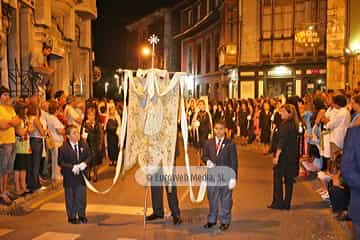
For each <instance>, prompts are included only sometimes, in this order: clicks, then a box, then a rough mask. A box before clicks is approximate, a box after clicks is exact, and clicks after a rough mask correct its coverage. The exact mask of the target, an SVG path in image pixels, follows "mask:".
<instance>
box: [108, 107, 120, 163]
mask: <svg viewBox="0 0 360 240" xmlns="http://www.w3.org/2000/svg"><path fill="white" fill-rule="evenodd" d="M108 108H109V109H108V118H107V121H106V125H105V132H106V144H105V145H106V146H105V147H106V151H107V156H108V157H109V159H110V161H111V163H110V166H115V165H116V162H117V158H118V155H119V151H120V148H119V136H120V131H121V129H120V127H121V123H120V116H119V115H118V113H117V112H116V107H115V105H114V104H113V103H110V104H108Z"/></svg>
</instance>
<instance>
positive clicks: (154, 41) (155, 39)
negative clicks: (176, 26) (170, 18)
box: [148, 34, 160, 68]
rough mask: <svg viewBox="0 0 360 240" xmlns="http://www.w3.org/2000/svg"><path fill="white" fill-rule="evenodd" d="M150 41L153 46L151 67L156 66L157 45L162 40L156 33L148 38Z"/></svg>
mask: <svg viewBox="0 0 360 240" xmlns="http://www.w3.org/2000/svg"><path fill="white" fill-rule="evenodd" d="M148 41H149V43H150V44H151V46H152V55H151V56H152V58H151V68H154V66H155V46H156V45H157V44H158V43H159V42H160V39H159V37H158V36H156V35H155V34H153V35H151V36H150V38H149V39H148Z"/></svg>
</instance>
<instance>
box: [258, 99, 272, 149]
mask: <svg viewBox="0 0 360 240" xmlns="http://www.w3.org/2000/svg"><path fill="white" fill-rule="evenodd" d="M271 116H272V113H271V111H270V103H269V102H264V106H263V109H262V110H261V112H260V124H259V125H260V129H261V135H260V140H261V143H262V144H263V145H264V146H263V148H264V149H263V150H264V153H268V151H269V149H267V148H268V145H269V143H270V137H271Z"/></svg>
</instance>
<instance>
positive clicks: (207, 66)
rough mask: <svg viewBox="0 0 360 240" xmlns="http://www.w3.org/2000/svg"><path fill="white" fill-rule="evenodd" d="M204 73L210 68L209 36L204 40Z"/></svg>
mask: <svg viewBox="0 0 360 240" xmlns="http://www.w3.org/2000/svg"><path fill="white" fill-rule="evenodd" d="M205 49H206V52H205V54H206V69H205V71H206V73H209V72H210V71H211V70H210V63H211V60H210V59H211V58H210V54H211V41H210V38H208V39H207V40H206V48H205Z"/></svg>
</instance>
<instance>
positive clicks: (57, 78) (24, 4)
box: [0, 0, 97, 97]
mask: <svg viewBox="0 0 360 240" xmlns="http://www.w3.org/2000/svg"><path fill="white" fill-rule="evenodd" d="M0 4H1V6H0V7H1V9H2V16H1V18H0V19H2V21H1V22H0V32H1V33H0V36H1V37H0V39H1V41H0V46H1V48H0V71H1V72H0V76H1V84H2V85H5V86H9V87H10V89H11V91H12V94H13V95H17V96H19V95H29V94H32V93H33V90H34V89H33V86H32V77H31V74H30V73H31V66H30V62H31V59H32V57H33V56H39V55H41V54H42V46H43V43H44V42H48V43H49V42H50V43H51V45H52V52H51V55H50V56H49V57H48V58H47V62H48V64H49V65H50V66H51V67H53V68H54V69H55V73H54V74H52V75H51V76H50V79H49V80H50V82H51V85H52V89H53V92H55V91H56V90H60V89H61V90H64V91H65V92H66V93H68V94H74V95H82V96H86V97H88V96H89V95H90V94H91V85H92V84H91V78H92V60H93V52H92V41H91V40H92V37H91V36H92V35H91V21H92V20H94V19H95V18H96V17H97V7H96V0H2V1H0ZM0 14H1V12H0Z"/></svg>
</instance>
